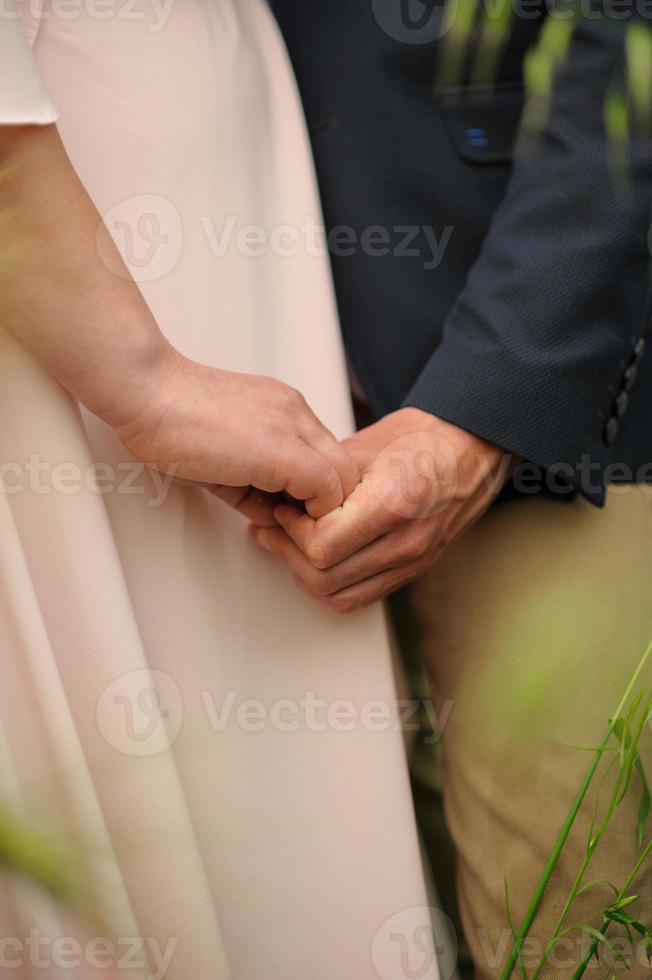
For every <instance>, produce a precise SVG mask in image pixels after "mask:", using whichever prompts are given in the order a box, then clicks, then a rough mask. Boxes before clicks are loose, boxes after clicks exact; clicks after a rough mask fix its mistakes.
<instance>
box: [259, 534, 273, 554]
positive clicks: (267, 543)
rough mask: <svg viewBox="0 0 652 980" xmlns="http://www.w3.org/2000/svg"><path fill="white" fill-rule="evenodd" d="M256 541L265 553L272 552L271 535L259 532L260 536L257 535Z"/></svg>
mask: <svg viewBox="0 0 652 980" xmlns="http://www.w3.org/2000/svg"><path fill="white" fill-rule="evenodd" d="M256 541H257V542H258V544H259V545H260V547H261V548H264V549H265V551H271V550H272V542H271V539H270V536H269V534H266V533H265V532H264V531H259V532H258V534H257V535H256Z"/></svg>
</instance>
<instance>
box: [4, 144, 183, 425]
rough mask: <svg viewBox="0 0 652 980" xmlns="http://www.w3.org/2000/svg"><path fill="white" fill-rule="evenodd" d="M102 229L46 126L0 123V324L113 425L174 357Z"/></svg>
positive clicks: (143, 398) (142, 398)
mask: <svg viewBox="0 0 652 980" xmlns="http://www.w3.org/2000/svg"><path fill="white" fill-rule="evenodd" d="M102 228H103V226H102V222H101V218H100V216H99V214H98V212H97V210H96V209H95V207H94V206H93V203H92V201H91V200H90V198H89V196H88V194H87V193H86V191H85V190H84V188H83V186H82V184H81V182H80V181H79V179H78V177H77V175H76V173H75V171H74V169H73V167H72V165H71V163H70V161H69V159H68V156H67V154H66V152H65V150H64V148H63V144H62V143H61V140H60V138H59V135H58V133H57V130H56V127H55V126H44V127H38V126H29V127H28V126H25V127H22V126H21V127H0V328H3V329H4V330H6V331H7V332H8V333H9V334H11V335H12V336H13V337H14V338H15V340H17V341H18V342H19V343H20V344H21V345H22V346H23V347H24V348H25V349H26V350H27V351H29V353H30V354H32V355H33V356H34V357H35V358H36V359H37V360H38V361H39V362H40V363H41V364H42V365H43V367H44V368H45V369H46V370H47V371H48V372H49V373H50V374H51V375H53V376H54V377H55V378H57V379H58V380H59V381H60V382H61V384H62V385H64V386H65V387H66V388H67V389H68V390H69V391H70V392H71V393H72V394H73V395H74V396H75V397H76V398H77V399H79V401H81V402H82V403H83V404H84V405H86V406H87V407H88V408H89V409H90V410H91V411H92V412H94V413H95V414H97V415H99V416H100V417H101V418H103V419H104V420H105V421H107V422H109V423H110V424H112V425H121V424H124V423H125V422H127V421H128V420H129V419H130V418H132V417H133V416H135V415H137V414H138V413H139V412H141V411H142V408H143V405H144V404H146V403H147V401H148V400H149V398H150V397H151V396H152V394H153V393H154V391H155V390H156V388H157V387H158V385H160V384H161V383H162V382H163V381H164V380H165V378H166V377H167V376H168V375H169V374H170V372H171V371H173V370H174V367H175V363H176V359H177V358H178V355H177V354H176V352H175V351H174V350H173V349H172V348H171V347H170V345H169V344H168V343H167V341H166V340H165V338H164V337H163V335H162V334H161V332H160V330H159V329H158V326H157V324H156V322H155V320H154V318H153V316H152V314H151V312H150V310H149V308H148V307H147V304H146V303H145V301H144V299H143V297H142V295H141V293H140V291H139V289H138V287H137V286H136V284H135V283H134V282H133V280H132V279H131V277H130V276H129V273H128V271H127V269H126V267H125V266H124V264H123V263H122V259H121V258H120V256H119V254H118V252H117V249H116V248H115V245H114V243H113V242H112V240H111V239H110V236H109V234H108V232H107V231H106V230H102ZM98 229H100V236H101V248H102V253H103V254H102V256H100V251H99V249H98ZM112 270H115V271H112Z"/></svg>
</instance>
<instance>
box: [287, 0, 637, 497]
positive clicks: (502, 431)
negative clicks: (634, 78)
mask: <svg viewBox="0 0 652 980" xmlns="http://www.w3.org/2000/svg"><path fill="white" fill-rule="evenodd" d="M382 6H383V5H382V3H381V0H374V2H372V0H311V2H310V4H306V3H304V2H303V0H275V3H274V9H275V12H276V14H277V17H278V19H279V21H280V23H281V26H282V28H283V31H284V34H285V37H286V41H287V44H288V47H289V49H290V53H291V55H292V58H293V61H294V65H295V70H296V72H297V75H298V78H299V83H300V86H301V89H302V92H303V98H304V104H305V107H306V112H307V116H308V121H309V124H310V125H311V129H312V135H313V147H314V152H315V157H316V161H317V168H318V174H319V178H320V183H321V189H322V196H323V204H324V210H325V216H326V224H327V228H328V230H329V232H330V234H331V238H330V245H331V255H332V261H333V268H334V277H335V284H336V289H337V294H338V300H339V306H340V314H341V319H342V327H343V332H344V336H345V340H346V343H347V346H348V349H349V352H350V355H351V359H352V362H353V364H354V367H355V370H356V373H357V374H358V376H359V378H360V379H361V381H362V384H363V386H364V388H365V391H366V393H367V396H368V398H369V402H370V404H371V407H372V409H373V411H374V413H375V414H377V415H381V414H384V413H386V412H390V411H393V410H395V409H397V408H399V407H401V405H404V404H407V405H415V406H417V407H419V408H422V409H425V410H427V411H429V412H432V413H434V414H436V415H439V416H441V417H443V418H445V419H448V420H449V421H452V422H454V423H456V424H458V425H461V426H463V427H465V428H467V429H469V430H471V431H473V432H475V433H476V434H478V435H480V436H483V437H484V438H486V439H488V440H490V441H492V442H495V443H497V444H499V445H501V446H503V447H504V448H506V449H507V450H509V451H511V452H514V453H517V454H519V455H521V456H523V457H524V458H525V459H526V460H529V461H532V462H533V463H536V464H539V466H540V467H541V468H542V470H543V471H544V472H545V473H546V474H547V477H546V480H547V482H546V481H544V482H546V485H547V487H548V489H553V491H554V492H559V493H568V491H569V490H572V489H579V490H580V491H581V492H582V493H584V495H585V496H587V497H588V498H589V499H591V500H593V501H594V502H596V503H601V502H602V501H603V497H604V493H603V484H604V483H608V482H612V481H623V480H624V481H625V482H627V481H632V480H637V479H639V480H640V479H647V480H650V479H652V466H649V465H648V466H647V467H646V464H649V463H650V461H652V425H651V423H652V356H650V355H649V354H648V355H647V356H646V355H645V351H644V345H643V344H641V343H640V341H641V339H642V338H644V337H645V335H646V333H647V332H648V330H649V324H650V319H651V295H652V293H651V279H650V250H649V242H648V232H649V229H650V217H651V206H652V143H651V141H650V139H649V137H645V136H643V135H641V134H640V133H639V134H638V135H637V134H636V132H634V133H633V135H632V138H631V143H630V148H629V155H630V160H629V164H630V166H629V176H628V184H627V186H626V187H623V186H622V184H619V183H618V181H617V180H616V179H614V173H613V168H612V165H611V157H610V151H609V146H608V142H607V140H606V138H605V130H604V121H603V119H604V100H605V98H606V97H607V96H608V95H609V94H610V92H612V90H614V89H615V88H617V87H618V86H619V85H622V79H623V77H624V31H623V29H622V23H620V24H619V23H616V22H613V21H608V20H606V19H605V18H601V17H592V18H588V19H586V20H582V21H580V23H579V25H578V26H577V28H576V31H575V34H574V38H573V41H572V43H571V48H570V52H569V56H568V58H567V61H566V63H565V65H564V66H563V68H562V69H561V71H560V73H559V75H558V78H557V84H556V86H555V91H554V96H553V99H552V104H551V110H550V113H549V116H548V121H547V124H546V126H545V129H544V131H543V133H542V135H541V137H540V139H539V141H538V143H537V145H536V147H535V149H534V150H530V152H528V153H527V154H516V159H515V160H514V159H513V156H514V155H513V153H512V142H513V139H514V137H515V136H516V129H517V125H518V120H519V111H520V103H521V99H522V63H523V57H524V54H525V52H526V51H527V49H528V46H529V45H530V44H531V43H532V42H533V40H535V39H536V37H537V33H538V30H539V28H540V24H541V21H542V15H541V16H539V17H536V16H533V15H532V6H531V5H530V7H529V11H530V15H529V16H528V17H524V16H519V13H518V11H517V15H516V16H515V17H514V19H513V30H512V35H511V39H510V42H509V45H508V47H507V51H506V53H505V55H504V57H503V58H502V60H501V63H500V65H499V68H498V71H497V76H496V79H497V81H496V85H495V86H494V87H490V88H488V87H482V86H481V87H480V88H477V87H474V88H471V87H468V86H467V87H465V88H463V87H462V86H460V89H459V91H458V92H457V93H455V92H451V91H447V92H446V91H440V92H438V93H436V92H434V91H433V77H434V74H435V70H436V66H437V63H438V60H439V58H440V56H441V51H442V43H441V41H438V40H433V41H431V42H428V43H423V44H420V43H410V42H409V39H406V37H403V38H401V39H398V38H397V37H396V36H393V35H392V32H391V31H388V30H387V25H386V24H384V23H383V18H382V16H379V9H381V8H382ZM471 47H472V46H471ZM469 134H471V135H469ZM473 134H480V138H479V139H477V138H476V136H474V135H473ZM341 226H344V227H345V229H346V231H342V230H341ZM424 226H425V228H427V229H429V231H428V232H425V231H424V230H423V229H424ZM338 229H340V230H338ZM378 229H381V231H382V230H384V235H385V237H384V238H383V237H376V238H375V239H374V238H373V235H374V230H375V231H376V232H377V233H378ZM407 229H412V234H413V235H414V231H415V229H417V230H418V229H420V231H418V234H416V235H415V237H414V238H413V239H412V241H411V242H409V243H408V242H407V240H406V235H407ZM351 231H352V233H353V236H355V244H354V245H351V244H350V241H351V239H350V238H347V232H348V233H349V234H350V233H351ZM365 234H366V235H367V236H368V237H367V239H364V235H365ZM427 234H429V235H430V239H428V238H427V237H426V235H427ZM387 238H389V244H388V243H387ZM363 242H366V244H363ZM369 242H371V245H369ZM381 242H384V243H385V245H386V251H385V254H382V252H383V249H382V245H381V244H380V243H381ZM432 242H435V243H437V244H439V246H440V248H441V251H440V252H439V253H438V254H437V255H435V252H436V249H435V248H433V247H432ZM443 246H445V247H443ZM406 250H411V252H412V254H405V252H406ZM635 375H636V380H635V383H634V382H633V378H634V376H635ZM616 463H617V464H619V465H618V466H615V465H614V464H616ZM548 477H554V478H555V479H554V480H550V479H548Z"/></svg>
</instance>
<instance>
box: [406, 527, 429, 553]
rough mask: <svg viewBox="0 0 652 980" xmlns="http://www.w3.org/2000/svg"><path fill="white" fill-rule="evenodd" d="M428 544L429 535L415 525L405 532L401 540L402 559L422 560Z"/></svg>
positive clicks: (424, 529)
mask: <svg viewBox="0 0 652 980" xmlns="http://www.w3.org/2000/svg"><path fill="white" fill-rule="evenodd" d="M429 544H430V534H429V533H428V531H427V530H426V528H424V527H419V526H418V525H415V526H414V527H411V528H409V529H408V530H407V532H406V533H405V536H404V538H403V544H402V549H401V550H402V553H403V557H404V558H407V559H410V558H422V557H423V555H425V553H426V551H427V550H428V547H429Z"/></svg>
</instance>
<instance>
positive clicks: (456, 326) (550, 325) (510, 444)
mask: <svg viewBox="0 0 652 980" xmlns="http://www.w3.org/2000/svg"><path fill="white" fill-rule="evenodd" d="M596 16H597V15H596ZM624 36H625V31H624V24H623V23H619V22H618V21H609V20H607V19H605V18H604V17H602V18H600V19H594V20H582V21H581V22H580V23H579V24H578V26H577V28H576V31H575V35H574V39H573V42H572V44H571V49H570V53H569V56H568V59H567V62H566V64H565V66H564V67H563V69H562V70H561V71H560V73H559V76H558V78H557V81H556V84H555V87H554V93H553V99H552V105H551V111H550V115H549V119H548V123H547V125H546V128H545V130H544V132H543V133H542V134H541V137H540V139H539V143H538V146H537V148H536V152H534V153H533V154H531V155H530V156H529V157H528V158H525V159H521V160H519V161H517V162H516V164H515V166H514V171H513V174H512V176H511V179H510V183H509V185H508V189H507V193H506V196H505V198H504V200H503V202H502V204H501V206H500V207H499V209H498V211H497V213H496V215H495V218H494V221H493V223H492V226H491V228H490V230H489V233H488V235H487V238H486V240H485V244H484V246H483V249H482V251H481V254H480V256H479V258H478V260H477V261H476V263H475V265H474V267H473V269H472V270H471V273H470V275H469V279H468V281H467V285H466V287H465V289H464V291H463V292H462V294H461V295H460V297H459V300H458V302H457V303H456V305H455V307H454V308H453V310H452V312H451V314H450V315H449V317H448V319H447V321H446V324H445V327H444V332H443V339H442V342H441V344H440V345H439V347H438V348H437V350H436V351H435V352H434V354H433V355H432V357H431V359H430V361H429V362H428V364H427V365H426V367H425V368H424V370H423V371H422V373H421V375H420V377H419V378H418V380H417V382H416V384H415V385H414V387H413V388H412V390H411V392H410V393H409V395H408V397H407V399H406V401H405V404H406V405H408V406H415V407H418V408H421V409H423V410H425V411H427V412H430V413H431V414H433V415H436V416H439V417H441V418H443V419H446V420H448V421H450V422H452V423H454V424H456V425H458V426H460V427H461V428H464V429H467V430H469V431H470V432H473V433H475V434H476V435H479V436H481V437H482V438H483V439H485V440H487V441H488V442H491V443H496V444H497V445H500V446H503V447H504V448H505V449H507V450H509V451H511V452H512V453H515V454H518V455H519V456H522V457H524V458H525V459H527V460H530V461H532V462H535V463H538V464H539V465H540V466H542V467H544V468H546V469H555V468H557V467H559V466H560V464H561V467H562V469H560V470H559V472H560V474H564V475H566V474H570V473H571V471H572V472H573V473H575V474H578V472H579V471H578V467H579V465H580V461H581V458H582V456H583V454H590V456H591V459H592V460H593V461H596V462H598V463H600V464H601V466H604V465H606V464H607V463H609V462H610V461H611V460H612V458H613V452H614V441H615V439H616V437H617V434H618V427H619V417H620V416H621V415H622V414H623V413H624V411H625V410H626V399H625V398H620V399H618V395H619V393H620V392H621V391H622V390H623V388H624V387H625V386H626V385H627V378H626V377H625V372H626V371H627V368H628V367H629V366H630V364H631V363H632V360H633V359H635V358H636V357H637V356H640V354H641V349H642V346H643V345H641V344H640V340H641V338H642V337H643V335H644V333H645V330H646V327H647V323H646V318H648V320H649V316H650V307H649V303H650V251H649V243H648V232H649V229H650V216H651V214H650V209H651V206H652V139H651V137H650V133H649V130H648V132H647V134H645V133H641V132H640V131H639V132H638V133H636V131H633V132H632V133H631V137H630V148H629V149H630V160H629V167H628V175H627V186H623V185H622V184H619V183H618V181H617V179H615V178H614V174H613V171H612V168H611V166H610V161H609V148H608V143H607V140H606V138H605V124H604V102H605V98H606V97H607V96H608V95H609V94H610V93H611V92H613V91H614V90H616V91H621V90H622V88H623V84H624V80H625V77H626V69H625V55H624ZM630 377H631V374H630ZM570 482H571V483H573V484H574V485H575V486H577V487H578V489H580V490H581V491H583V492H584V493H585V495H586V496H588V497H590V498H591V497H592V499H593V500H594V502H596V503H601V502H602V499H603V496H604V494H603V492H602V491H596V490H594V491H593V493H591V490H590V489H587V487H586V486H584V485H582V483H581V481H580V479H579V475H578V476H576V477H574V478H573V479H571V480H570Z"/></svg>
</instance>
